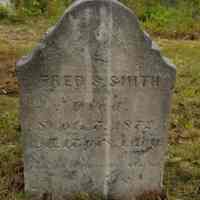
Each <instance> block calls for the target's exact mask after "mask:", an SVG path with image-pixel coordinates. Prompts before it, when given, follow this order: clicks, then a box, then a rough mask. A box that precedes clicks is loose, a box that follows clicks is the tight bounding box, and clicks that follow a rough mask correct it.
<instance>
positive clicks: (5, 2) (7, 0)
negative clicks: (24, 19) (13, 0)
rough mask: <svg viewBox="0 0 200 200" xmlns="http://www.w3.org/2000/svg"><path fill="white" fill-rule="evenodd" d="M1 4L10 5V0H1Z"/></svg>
mask: <svg viewBox="0 0 200 200" xmlns="http://www.w3.org/2000/svg"><path fill="white" fill-rule="evenodd" d="M0 5H4V6H7V5H10V0H0Z"/></svg>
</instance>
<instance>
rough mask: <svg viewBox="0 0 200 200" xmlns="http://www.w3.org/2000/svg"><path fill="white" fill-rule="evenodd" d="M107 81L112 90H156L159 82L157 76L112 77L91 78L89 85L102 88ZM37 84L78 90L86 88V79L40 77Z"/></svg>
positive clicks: (159, 79) (59, 76)
mask: <svg viewBox="0 0 200 200" xmlns="http://www.w3.org/2000/svg"><path fill="white" fill-rule="evenodd" d="M107 79H108V81H109V83H110V86H111V87H113V88H115V87H125V88H145V87H148V88H158V87H159V85H160V81H161V78H160V76H158V75H156V76H147V75H142V76H137V75H113V76H111V77H109V78H107V77H103V76H93V77H92V82H91V84H92V86H93V87H94V88H103V87H106V85H107ZM39 82H40V83H41V84H45V85H48V86H49V85H50V86H52V87H59V86H64V87H66V88H73V89H80V88H84V87H85V86H86V82H87V77H85V76H83V75H41V76H40V77H39Z"/></svg>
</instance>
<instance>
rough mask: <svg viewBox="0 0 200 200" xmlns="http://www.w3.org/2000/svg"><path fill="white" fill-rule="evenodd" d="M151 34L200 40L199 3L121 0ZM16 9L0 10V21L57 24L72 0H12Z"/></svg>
mask: <svg viewBox="0 0 200 200" xmlns="http://www.w3.org/2000/svg"><path fill="white" fill-rule="evenodd" d="M120 1H121V2H123V3H124V4H125V5H127V6H128V7H129V8H131V9H132V10H133V11H134V12H135V13H136V14H137V16H138V17H139V19H140V21H141V23H142V25H143V26H144V28H145V29H147V30H148V31H149V32H150V33H153V34H157V35H161V36H164V37H175V38H177V37H179V38H186V39H196V38H200V0H120ZM12 2H13V4H14V9H13V11H12V12H10V10H9V9H8V8H3V7H0V20H1V19H5V18H7V19H9V20H11V21H24V20H26V18H27V17H33V16H47V17H48V18H50V19H54V21H56V19H57V17H58V16H60V15H62V13H63V11H64V9H65V8H66V7H67V6H68V5H69V4H70V3H71V2H72V0H12Z"/></svg>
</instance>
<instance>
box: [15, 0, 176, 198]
mask: <svg viewBox="0 0 200 200" xmlns="http://www.w3.org/2000/svg"><path fill="white" fill-rule="evenodd" d="M175 73H176V72H175V68H174V66H173V65H171V64H169V63H168V61H166V59H164V58H162V57H161V55H160V52H159V50H158V49H157V48H156V47H155V44H154V43H153V42H152V41H151V40H150V39H149V37H148V36H147V34H145V33H143V32H142V31H141V30H140V28H139V24H138V20H137V18H136V17H135V15H134V14H133V13H132V12H131V11H130V10H129V9H128V8H126V7H125V6H124V5H122V4H121V3H119V2H117V1H114V0H92V1H91V0H90V1H88V0H81V1H75V3H73V4H72V5H71V7H70V8H69V9H68V10H67V11H66V13H65V15H64V16H63V17H62V19H61V20H60V21H59V23H58V24H57V25H56V26H55V27H54V28H53V29H51V31H50V32H48V33H47V35H46V36H45V38H44V39H43V41H41V43H40V44H39V46H38V47H37V48H36V49H35V50H34V51H33V53H32V54H31V55H30V56H28V57H25V58H23V59H22V60H20V61H19V62H18V64H17V75H18V79H19V82H20V87H21V91H20V93H21V124H22V130H23V134H24V148H25V150H24V164H25V172H24V173H25V190H26V191H27V192H28V193H31V194H33V195H35V196H36V197H39V196H43V197H44V196H45V195H46V196H48V195H49V196H50V197H51V199H53V200H57V199H70V197H71V196H73V195H75V194H76V193H79V192H84V193H88V194H100V195H102V196H104V197H110V198H113V199H123V200H129V199H131V200H132V199H135V197H136V196H138V195H141V194H143V193H147V192H157V193H160V192H161V190H162V174H163V165H164V155H165V151H166V146H167V117H168V114H169V108H170V98H171V94H172V89H173V87H174V82H175Z"/></svg>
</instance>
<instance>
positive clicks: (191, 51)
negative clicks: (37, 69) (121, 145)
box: [0, 18, 200, 200]
mask: <svg viewBox="0 0 200 200" xmlns="http://www.w3.org/2000/svg"><path fill="white" fill-rule="evenodd" d="M49 24H50V23H47V22H46V21H45V19H44V18H41V20H37V24H36V25H35V21H34V20H33V21H32V22H30V23H29V24H20V25H17V24H16V25H10V24H6V23H4V24H0V69H1V63H9V62H10V60H13V61H12V63H11V64H10V65H8V66H10V68H11V69H13V68H14V65H15V61H16V59H17V58H19V57H20V56H21V55H23V54H25V53H27V52H29V51H30V50H31V49H32V48H33V47H34V46H35V44H36V41H38V40H39V38H40V37H41V35H42V33H43V32H45V30H47V27H49ZM156 41H157V42H158V43H159V45H160V46H161V48H162V51H163V52H164V54H165V55H166V56H168V57H169V58H171V59H172V60H173V62H174V63H175V64H176V65H177V84H176V89H175V94H174V98H173V106H172V114H171V122H170V144H169V153H168V157H167V162H166V167H165V179H164V183H165V190H166V191H167V194H168V196H169V200H200V56H199V55H200V41H198V40H197V41H190V40H188V41H187V40H167V39H160V38H156ZM5 76H6V73H5ZM14 78H15V75H13V77H12V78H11V79H14ZM1 81H2V79H1ZM1 81H0V85H2V84H1ZM5 88H7V85H5ZM0 89H1V88H0ZM16 90H17V88H16ZM18 101H19V100H18V97H17V96H9V95H0V199H1V200H24V199H25V197H24V194H23V165H22V148H21V145H20V135H21V132H20V125H19V111H18V108H19V105H18V104H19V102H18ZM81 198H82V197H81ZM84 198H85V197H84Z"/></svg>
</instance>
